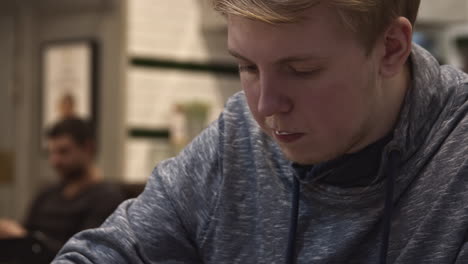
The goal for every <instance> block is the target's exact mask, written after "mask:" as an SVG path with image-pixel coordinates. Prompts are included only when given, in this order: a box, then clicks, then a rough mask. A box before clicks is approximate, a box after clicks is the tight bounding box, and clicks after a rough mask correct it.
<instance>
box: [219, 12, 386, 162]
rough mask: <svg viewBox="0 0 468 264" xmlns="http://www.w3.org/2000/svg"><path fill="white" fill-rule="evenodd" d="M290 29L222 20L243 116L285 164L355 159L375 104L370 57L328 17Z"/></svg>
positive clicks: (374, 67)
mask: <svg viewBox="0 0 468 264" xmlns="http://www.w3.org/2000/svg"><path fill="white" fill-rule="evenodd" d="M306 12H307V17H308V18H307V19H306V20H304V21H302V22H300V23H295V24H281V25H270V24H266V23H263V22H259V21H255V20H250V19H246V18H242V17H239V16H233V15H230V16H228V32H229V34H228V46H229V50H230V52H231V53H232V54H233V55H234V57H236V58H237V59H238V63H239V71H240V78H241V83H242V87H243V89H244V91H245V94H246V97H247V101H248V105H249V107H250V110H251V112H252V114H253V116H254V118H255V119H256V121H257V122H258V124H259V125H260V127H261V128H262V129H263V130H264V132H265V133H266V134H268V135H269V136H271V137H272V138H273V139H274V140H275V141H276V142H277V143H278V144H279V146H280V147H281V149H282V150H283V152H284V153H285V155H286V156H287V158H288V159H290V160H292V161H295V162H298V163H301V164H313V163H318V162H322V161H326V160H330V159H333V158H336V157H338V156H340V155H342V154H345V153H349V152H355V151H357V150H359V149H361V148H363V147H364V146H365V145H367V144H369V143H370V142H369V135H371V134H372V131H374V130H375V129H376V126H377V124H378V123H379V120H378V118H377V116H378V115H377V113H378V106H379V104H380V101H381V100H382V99H383V98H382V96H381V91H380V88H379V87H381V85H380V81H381V80H380V78H379V74H378V68H379V67H378V66H379V61H380V59H378V56H377V55H375V54H376V52H371V54H370V55H367V54H366V51H365V49H364V47H363V46H362V45H361V44H359V42H358V41H357V39H356V37H355V35H354V34H353V33H351V32H349V30H347V29H346V28H345V27H344V26H343V25H342V24H341V23H340V20H339V16H338V15H337V13H336V12H335V11H333V10H332V9H330V8H328V7H326V6H324V5H318V6H315V7H313V8H311V9H310V10H307V11H306Z"/></svg>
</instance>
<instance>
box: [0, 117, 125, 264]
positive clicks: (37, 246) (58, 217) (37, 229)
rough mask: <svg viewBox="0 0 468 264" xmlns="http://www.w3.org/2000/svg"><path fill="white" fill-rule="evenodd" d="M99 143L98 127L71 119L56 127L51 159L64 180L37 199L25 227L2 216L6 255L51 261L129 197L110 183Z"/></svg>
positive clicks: (0, 225)
mask: <svg viewBox="0 0 468 264" xmlns="http://www.w3.org/2000/svg"><path fill="white" fill-rule="evenodd" d="M94 145H95V143H94V137H93V131H92V129H91V127H90V125H89V124H88V123H87V122H85V121H83V120H80V119H66V120H63V121H60V122H58V123H57V124H55V125H54V126H52V127H51V128H50V130H49V131H48V132H47V148H48V151H49V163H50V165H51V166H52V167H53V169H54V170H55V171H56V172H57V175H58V176H59V177H60V182H59V184H57V185H54V186H51V187H49V188H46V189H45V190H43V191H42V192H41V194H40V195H39V196H38V197H37V198H36V199H35V200H34V202H33V205H32V207H31V209H30V211H29V214H28V217H27V219H26V221H25V225H24V227H23V226H22V225H20V224H19V223H16V222H14V221H12V220H7V219H0V239H1V241H0V244H1V245H2V246H1V248H2V251H3V252H2V253H0V259H2V258H8V259H16V260H20V261H21V263H50V261H52V259H53V257H54V256H55V255H56V254H57V252H58V251H59V249H60V248H61V247H62V246H63V244H65V242H66V241H67V240H68V239H69V238H70V237H71V236H73V235H74V234H75V233H77V232H79V231H81V230H84V229H87V228H93V227H98V226H99V225H101V224H102V222H104V220H105V219H106V217H107V216H109V215H110V214H111V213H112V211H114V210H115V208H117V206H118V205H119V203H121V202H122V201H123V194H122V193H121V191H120V189H119V188H117V187H116V186H114V185H111V184H109V183H104V181H103V178H102V176H101V175H100V173H99V171H98V169H97V168H96V166H95V164H94V156H95V146H94ZM8 248H9V249H11V250H7V249H8ZM5 255H8V257H5ZM2 256H3V257H2ZM15 263H16V262H15Z"/></svg>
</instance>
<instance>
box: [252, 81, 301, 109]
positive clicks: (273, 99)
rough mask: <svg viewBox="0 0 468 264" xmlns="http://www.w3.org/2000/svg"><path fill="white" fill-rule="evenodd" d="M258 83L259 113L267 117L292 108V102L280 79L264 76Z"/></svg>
mask: <svg viewBox="0 0 468 264" xmlns="http://www.w3.org/2000/svg"><path fill="white" fill-rule="evenodd" d="M259 85H260V87H259V93H260V94H259V98H258V104H257V111H258V113H259V114H260V115H262V116H264V117H268V116H273V115H277V114H281V113H288V112H289V111H291V110H292V108H293V104H292V101H291V99H290V97H289V96H288V95H287V87H283V85H284V84H282V82H281V81H279V80H277V79H275V78H268V77H264V78H262V79H261V80H260V83H259Z"/></svg>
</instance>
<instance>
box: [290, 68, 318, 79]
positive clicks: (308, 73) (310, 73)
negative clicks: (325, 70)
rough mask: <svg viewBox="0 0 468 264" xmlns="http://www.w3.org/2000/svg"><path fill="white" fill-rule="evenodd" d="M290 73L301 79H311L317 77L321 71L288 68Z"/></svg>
mask: <svg viewBox="0 0 468 264" xmlns="http://www.w3.org/2000/svg"><path fill="white" fill-rule="evenodd" d="M290 71H291V73H293V74H294V75H297V76H301V77H312V76H315V75H317V74H318V73H320V72H321V69H315V68H314V69H295V68H293V67H291V68H290Z"/></svg>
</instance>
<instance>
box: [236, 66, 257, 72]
mask: <svg viewBox="0 0 468 264" xmlns="http://www.w3.org/2000/svg"><path fill="white" fill-rule="evenodd" d="M239 72H240V73H243V72H246V73H257V72H258V69H257V66H255V65H239Z"/></svg>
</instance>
